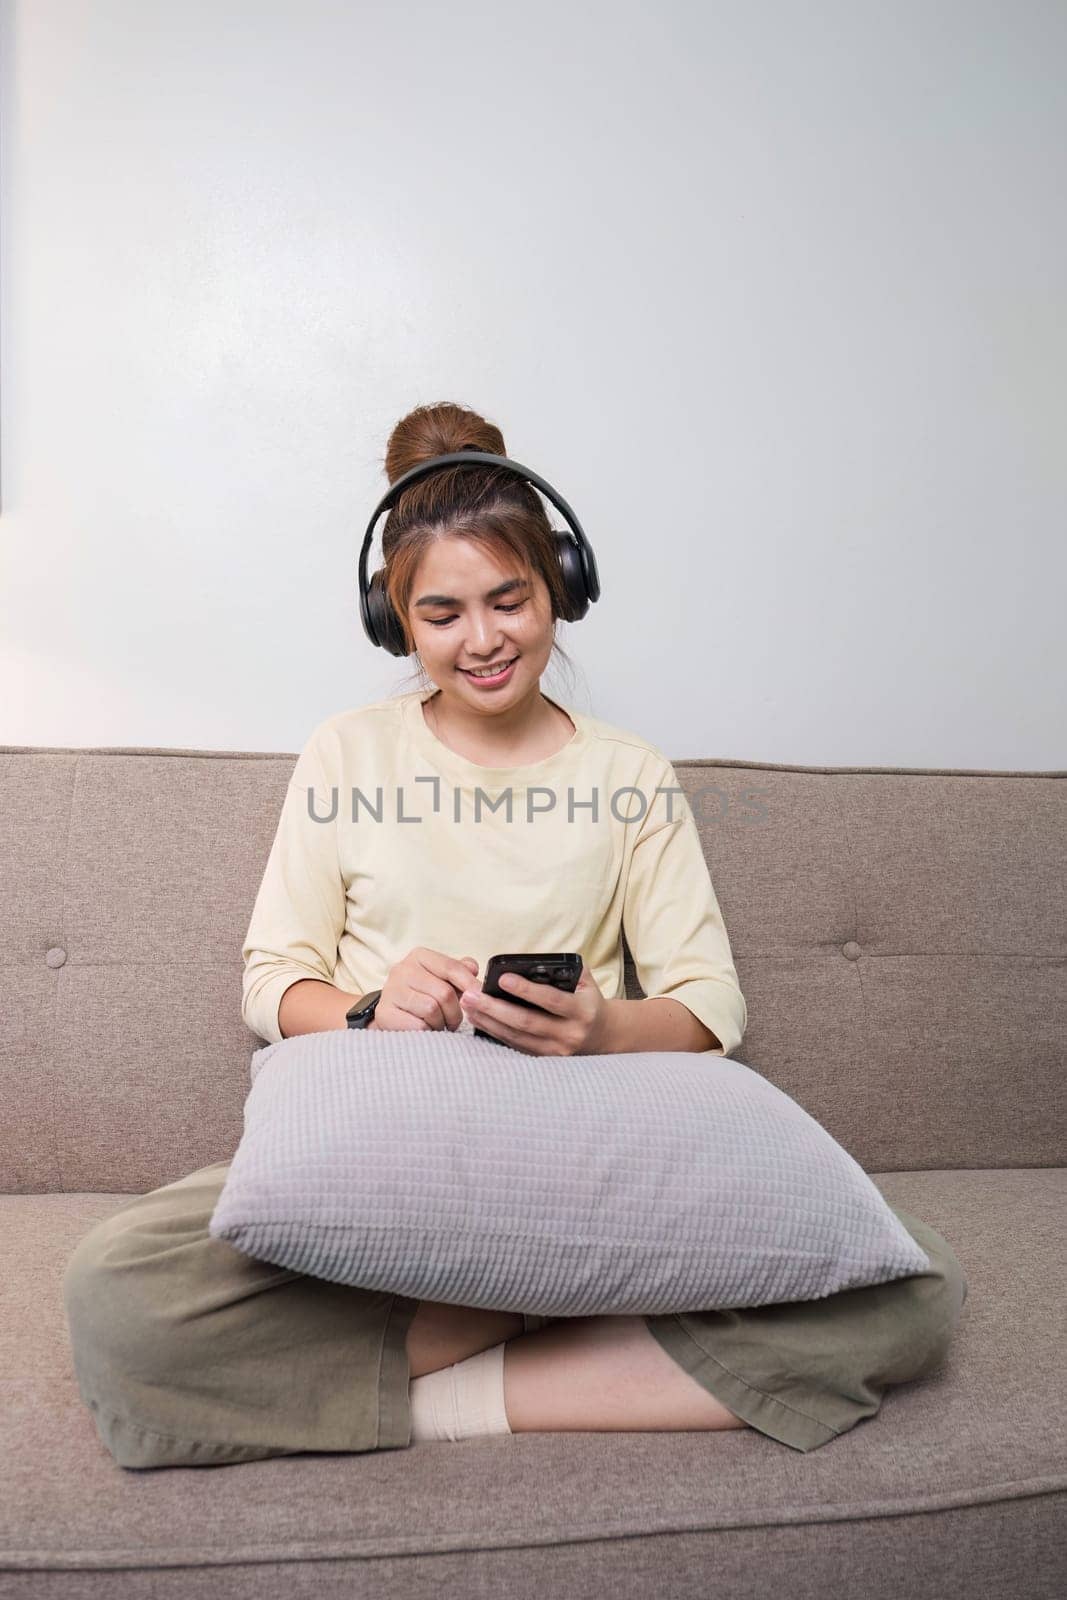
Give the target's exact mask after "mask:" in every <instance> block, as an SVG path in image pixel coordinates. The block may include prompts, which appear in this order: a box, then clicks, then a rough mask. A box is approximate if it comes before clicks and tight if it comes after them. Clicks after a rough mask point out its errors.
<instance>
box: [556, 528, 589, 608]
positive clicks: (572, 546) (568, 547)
mask: <svg viewBox="0 0 1067 1600" xmlns="http://www.w3.org/2000/svg"><path fill="white" fill-rule="evenodd" d="M556 554H557V555H558V557H559V565H560V571H561V572H562V574H563V588H564V592H565V594H566V597H567V599H566V610H565V611H564V613H563V621H564V622H580V621H581V619H582V618H583V617H584V616H585V614H586V612H587V611H588V610H589V592H588V590H587V588H586V585H585V572H584V571H583V568H582V561H581V556H580V555H579V553H578V545H577V543H576V541H575V539H574V537H573V535H572V534H569V533H563V532H562V531H561V530H559V529H557V530H556Z"/></svg>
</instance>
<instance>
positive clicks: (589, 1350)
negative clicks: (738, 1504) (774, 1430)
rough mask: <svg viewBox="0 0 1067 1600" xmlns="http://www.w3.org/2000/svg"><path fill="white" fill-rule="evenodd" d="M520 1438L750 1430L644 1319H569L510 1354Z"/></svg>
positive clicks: (511, 1415) (507, 1393)
mask: <svg viewBox="0 0 1067 1600" xmlns="http://www.w3.org/2000/svg"><path fill="white" fill-rule="evenodd" d="M504 1407H505V1410H506V1412H507V1418H508V1426H509V1427H510V1428H511V1431H512V1433H548V1432H553V1433H567V1432H571V1431H579V1432H584V1433H612V1432H618V1431H623V1432H627V1433H652V1432H661V1431H663V1432H665V1431H674V1432H691V1431H695V1430H697V1429H715V1428H743V1427H744V1426H745V1423H744V1422H743V1421H742V1420H741V1418H740V1417H737V1416H735V1415H734V1414H733V1412H732V1411H728V1410H727V1409H726V1407H725V1406H724V1405H723V1404H722V1402H721V1401H719V1400H717V1399H716V1398H715V1396H714V1395H713V1394H710V1393H709V1392H708V1390H707V1389H706V1388H705V1387H704V1386H703V1385H702V1384H701V1382H700V1381H699V1379H697V1378H694V1377H692V1376H691V1375H690V1374H689V1373H688V1372H687V1371H686V1370H685V1369H684V1368H683V1367H681V1366H679V1365H678V1363H677V1362H676V1361H674V1360H673V1359H672V1358H671V1357H670V1356H669V1355H668V1354H667V1352H666V1350H664V1349H663V1347H662V1345H661V1344H660V1343H659V1342H658V1340H657V1339H655V1338H654V1337H653V1335H652V1334H651V1333H650V1332H649V1330H648V1328H647V1326H646V1324H645V1319H644V1317H637V1316H633V1317H608V1316H599V1317H561V1318H559V1319H557V1320H556V1321H554V1322H552V1323H551V1324H550V1325H549V1326H548V1327H544V1328H542V1329H540V1331H539V1332H536V1333H529V1334H527V1335H526V1336H525V1337H524V1338H520V1339H514V1340H512V1342H511V1343H510V1344H509V1345H508V1346H507V1349H506V1350H505V1352H504Z"/></svg>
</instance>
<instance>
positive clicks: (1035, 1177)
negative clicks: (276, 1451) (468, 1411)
mask: <svg viewBox="0 0 1067 1600" xmlns="http://www.w3.org/2000/svg"><path fill="white" fill-rule="evenodd" d="M294 761H295V756H294V755H291V754H289V755H279V754H271V753H247V752H218V751H196V750H158V749H84V750H57V749H35V748H26V747H10V746H8V747H0V816H2V818H3V835H2V849H0V910H2V919H0V936H2V941H3V943H2V953H0V1014H2V1022H3V1026H2V1028H0V1072H2V1090H3V1101H2V1104H3V1115H2V1119H0V1216H2V1228H0V1249H2V1270H0V1295H2V1310H0V1341H2V1357H0V1383H2V1395H3V1404H2V1405H0V1600H8V1597H10V1596H13V1595H18V1596H23V1595H24V1596H33V1597H34V1600H45V1597H50V1596H52V1595H70V1596H75V1595H77V1596H78V1597H79V1600H84V1597H94V1600H95V1597H97V1596H100V1597H104V1596H107V1600H125V1597H126V1596H144V1597H148V1596H151V1597H152V1600H170V1597H172V1596H173V1597H177V1596H182V1597H185V1596H193V1595H195V1596H208V1595H212V1596H214V1595H219V1596H226V1597H228V1600H244V1597H246V1596H247V1597H248V1600H253V1597H254V1600H264V1597H272V1596H278V1597H283V1596H284V1597H286V1600H288V1597H289V1596H291V1595H293V1594H296V1593H299V1594H315V1595H319V1596H324V1597H325V1596H332V1595H337V1596H341V1595H344V1596H357V1595H358V1596H374V1597H376V1600H385V1597H388V1596H396V1597H398V1600H407V1597H409V1596H411V1597H413V1596H415V1595H417V1594H418V1595H423V1594H426V1595H429V1594H442V1593H447V1594H455V1595H464V1596H469V1595H475V1594H477V1595H486V1596H490V1595H501V1596H505V1595H506V1596H507V1597H508V1600H526V1597H529V1600H545V1596H547V1595H575V1596H578V1595H581V1596H593V1597H595V1596H599V1595H608V1594H611V1595H612V1596H613V1597H614V1596H619V1597H624V1596H626V1597H631V1596H632V1597H634V1600H637V1597H640V1600H645V1597H646V1596H647V1595H648V1594H649V1593H650V1592H651V1591H655V1592H657V1593H658V1594H662V1595H666V1596H686V1597H689V1596H693V1597H696V1596H705V1595H712V1594H714V1595H722V1596H730V1597H753V1600H756V1597H760V1600H762V1597H763V1596H766V1595H768V1594H775V1593H780V1594H788V1595H789V1596H790V1597H791V1600H805V1597H809V1596H810V1597H814V1596H816V1595H819V1596H822V1595H824V1594H826V1593H834V1594H836V1595H841V1596H854V1595H860V1594H862V1595H864V1596H866V1597H867V1600H879V1597H882V1596H890V1595H893V1596H897V1595H907V1596H908V1597H909V1600H922V1597H926V1596H929V1597H931V1600H935V1597H936V1600H945V1597H946V1596H950V1595H953V1596H955V1595H965V1594H966V1595H973V1596H976V1597H979V1600H992V1597H994V1596H1004V1597H1010V1600H1037V1597H1042V1600H1053V1597H1054V1596H1055V1597H1061V1596H1062V1595H1063V1594H1065V1593H1067V1408H1065V1397H1067V1376H1065V1367H1067V1361H1065V1354H1067V1351H1065V1334H1067V1284H1065V1271H1064V1268H1065V1246H1064V1240H1065V1227H1064V1223H1065V1216H1067V1206H1065V1201H1067V1176H1065V1169H1067V1154H1065V1152H1067V1132H1065V1128H1067V1098H1065V1095H1064V1073H1065V1067H1067V781H1065V780H1067V773H1065V772H1048V773H1034V772H1031V773H1025V772H1021V773H1014V772H937V771H910V770H902V769H890V770H870V769H862V768H813V767H790V766H775V765H767V764H762V763H759V762H744V761H700V760H679V761H677V762H676V767H677V770H678V772H679V774H680V781H681V782H682V783H683V784H684V785H685V787H686V790H687V794H688V796H689V799H690V804H691V805H692V806H693V810H694V813H695V815H696V817H697V821H698V825H699V827H700V831H701V836H702V838H703V841H704V845H705V850H706V853H707V858H708V863H709V867H710V869H711V873H712V877H713V880H714V883H715V886H716V889H717V892H718V895H719V900H720V903H721V906H722V909H723V914H724V916H725V919H726V925H727V928H728V929H729V933H730V937H731V941H732V946H733V951H734V955H735V959H736V964H737V969H738V974H739V977H740V981H741V986H742V988H743V990H744V993H745V997H746V1000H747V1003H748V1012H749V1026H748V1031H747V1033H746V1035H745V1038H744V1040H743V1042H742V1044H741V1046H740V1048H739V1049H738V1050H737V1051H736V1052H735V1054H736V1056H737V1058H738V1059H740V1060H742V1061H745V1062H747V1063H748V1064H749V1065H751V1066H753V1067H755V1068H756V1069H757V1070H758V1071H760V1072H762V1073H764V1074H765V1075H766V1076H767V1077H769V1078H770V1079H771V1080H772V1081H773V1082H775V1083H776V1084H778V1085H780V1086H781V1087H782V1088H783V1089H784V1090H786V1091H787V1092H788V1093H789V1094H791V1095H793V1096H794V1097H795V1098H796V1099H798V1100H799V1101H800V1102H801V1104H802V1105H803V1106H804V1107H805V1108H806V1109H807V1110H808V1111H809V1112H810V1113H811V1114H812V1115H813V1116H814V1117H816V1118H817V1119H818V1120H819V1121H820V1122H822V1123H823V1124H824V1125H825V1126H826V1127H827V1128H828V1129H829V1130H830V1132H831V1133H833V1135H834V1136H835V1137H836V1138H837V1139H838V1140H840V1141H841V1143H842V1144H844V1146H845V1147H846V1148H847V1149H848V1150H849V1151H850V1152H851V1153H852V1155H853V1156H854V1157H855V1158H856V1160H857V1161H859V1162H860V1163H861V1165H862V1166H863V1167H864V1168H865V1170H866V1171H868V1172H869V1173H871V1174H872V1175H873V1177H874V1179H875V1181H876V1183H877V1184H878V1186H879V1188H880V1189H881V1191H882V1193H883V1194H884V1195H885V1196H886V1198H887V1199H888V1200H889V1201H890V1202H896V1203H899V1204H901V1205H903V1206H904V1207H906V1208H907V1209H909V1210H910V1211H912V1212H913V1213H915V1214H917V1215H918V1216H920V1217H922V1218H924V1219H925V1220H926V1221H928V1222H929V1223H931V1224H932V1225H933V1226H934V1227H935V1228H937V1229H938V1230H939V1231H940V1232H941V1233H943V1234H944V1235H945V1237H946V1238H947V1239H948V1240H949V1242H950V1243H951V1244H952V1246H953V1248H954V1249H955V1250H956V1252H957V1254H958V1256H959V1258H960V1261H961V1263H962V1265H963V1268H964V1271H965V1273H966V1276H967V1280H968V1285H969V1294H968V1298H967V1302H966V1304H965V1307H964V1310H963V1316H962V1320H961V1323H960V1326H959V1328H958V1331H957V1334H956V1337H955V1340H954V1343H953V1345H952V1348H951V1351H950V1353H949V1355H948V1357H947V1358H946V1360H945V1362H944V1363H943V1365H942V1367H941V1368H939V1369H938V1371H937V1372H935V1373H933V1374H932V1375H930V1376H928V1377H927V1378H925V1379H923V1380H921V1381H920V1382H917V1383H914V1384H911V1385H903V1386H900V1387H898V1388H895V1389H890V1390H889V1391H888V1392H887V1394H886V1397H885V1400H884V1402H883V1405H882V1409H881V1411H880V1413H879V1414H878V1415H877V1416H875V1417H873V1418H871V1419H869V1420H868V1421H865V1422H862V1423H860V1424H859V1425H858V1426H857V1427H856V1428H854V1429H852V1430H851V1431H850V1432H849V1433H847V1434H844V1435H842V1436H841V1437H840V1438H838V1439H835V1440H834V1441H833V1442H832V1443H831V1444H829V1445H826V1446H824V1447H822V1448H821V1449H819V1450H816V1451H812V1452H811V1453H810V1454H806V1455H805V1454H800V1453H798V1452H794V1451H791V1450H790V1449H788V1448H787V1447H786V1446H784V1445H781V1444H779V1443H777V1442H776V1441H774V1440H771V1439H768V1438H767V1437H766V1436H764V1435H762V1434H760V1433H758V1432H755V1431H754V1430H751V1429H747V1428H746V1429H741V1430H735V1431H728V1432H716V1433H700V1432H694V1433H632V1434H609V1433H604V1434H583V1433H559V1434H524V1435H513V1436H511V1437H504V1438H491V1439H474V1440H467V1441H464V1442H463V1443H459V1444H441V1445H428V1446H427V1445H419V1446H414V1447H411V1448H409V1449H407V1450H403V1449H401V1450H394V1451H382V1452H372V1453H368V1454H362V1455H343V1456H338V1455H333V1456H331V1455H302V1456H296V1457H279V1458H274V1459H270V1460H266V1461H261V1462H250V1463H247V1464H240V1465H230V1466H222V1467H216V1468H195V1467H191V1468H174V1469H167V1470H157V1471H152V1472H145V1473H136V1472H131V1471H128V1470H125V1469H123V1468H121V1467H119V1466H118V1465H117V1464H116V1462H115V1461H114V1460H113V1459H112V1457H111V1456H110V1455H109V1453H108V1452H107V1450H106V1449H105V1447H104V1446H103V1445H102V1443H101V1442H100V1439H99V1437H98V1435H97V1432H96V1429H95V1427H94V1424H93V1420H92V1418H91V1416H90V1414H89V1412H88V1410H87V1409H86V1408H85V1407H84V1405H83V1404H82V1402H81V1400H80V1397H79V1394H78V1391H77V1388H76V1384H75V1379H74V1373H73V1369H72V1365H71V1352H70V1346H69V1337H68V1329H67V1326H66V1322H65V1318H64V1311H63V1305H62V1300H61V1292H60V1288H61V1281H62V1276H63V1271H64V1267H65V1265H66V1262H67V1260H68V1259H69V1257H70V1255H71V1252H72V1251H73V1249H74V1247H75V1245H76V1244H77V1242H78V1240H79V1239H80V1238H81V1237H82V1235H83V1234H84V1233H85V1232H86V1231H87V1230H88V1229H89V1228H90V1227H91V1226H92V1225H93V1224H94V1223H95V1222H96V1221H97V1220H98V1219H100V1218H103V1217H106V1216H108V1215H109V1214H110V1213H111V1212H112V1211H113V1210H116V1209H118V1207H119V1206H120V1205H121V1204H123V1203H124V1201H125V1200H126V1199H127V1198H128V1197H129V1195H130V1194H133V1193H143V1192H145V1191H147V1190H148V1189H152V1188H155V1187H157V1186H159V1185H160V1184H164V1183H169V1182H171V1181H172V1180H173V1179H175V1178H177V1177H180V1176H181V1175H182V1174H184V1173H186V1172H189V1171H192V1170H193V1169H194V1168H196V1167H200V1166H204V1165H207V1164H208V1163H209V1162H213V1161H219V1160H224V1159H226V1158H228V1157H229V1156H230V1155H231V1154H232V1153H233V1151H234V1149H235V1148H236V1145H237V1142H238V1140H239V1138H240V1135H241V1129H242V1106H243V1103H244V1098H245V1095H246V1093H247V1091H248V1086H249V1081H248V1066H249V1058H250V1054H251V1051H252V1050H253V1049H254V1048H255V1047H256V1045H257V1042H258V1041H257V1040H256V1039H255V1037H254V1036H253V1035H252V1034H251V1033H250V1032H249V1031H248V1029H247V1028H246V1027H245V1025H244V1023H243V1022H242V1020H241V1015H240V996H241V956H240V950H241V944H242V940H243V937H244V933H245V930H246V927H247V924H248V920H249V915H250V911H251V907H252V902H253V899H254V896H255V893H256V889H257V887H258V884H259V880H260V876H261V873H262V870H263V866H264V863H265V861H266V856H267V852H268V849H269V846H270V842H271V839H272V837H273V833H274V828H275V824H276V821H277V817H278V814H279V810H280V807H281V802H282V797H283V793H284V790H285V786H286V783H287V780H288V778H289V775H290V773H291V771H292V768H293V764H294ZM626 954H627V963H626V973H627V983H628V985H629V988H628V992H629V993H630V994H631V995H637V994H639V993H640V991H639V989H638V988H637V987H636V983H635V979H634V972H633V966H632V962H631V961H630V958H629V952H627V953H626Z"/></svg>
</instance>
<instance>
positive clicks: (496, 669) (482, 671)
mask: <svg viewBox="0 0 1067 1600" xmlns="http://www.w3.org/2000/svg"><path fill="white" fill-rule="evenodd" d="M518 659H519V658H518V656H512V657H511V658H510V659H509V660H507V661H498V662H497V663H496V665H495V666H493V667H478V668H477V669H476V670H475V669H473V668H471V667H460V669H459V670H460V672H465V673H466V674H467V677H468V678H475V677H477V678H483V677H484V678H492V677H495V676H496V675H497V673H500V672H503V671H504V668H505V667H510V666H511V664H512V662H513V661H517V660H518Z"/></svg>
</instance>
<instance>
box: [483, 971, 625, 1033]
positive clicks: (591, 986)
mask: <svg viewBox="0 0 1067 1600" xmlns="http://www.w3.org/2000/svg"><path fill="white" fill-rule="evenodd" d="M500 987H501V988H502V989H507V990H509V991H510V992H511V993H512V994H516V995H518V996H519V998H520V999H522V1000H529V1001H531V1002H532V1003H533V1004H534V1005H535V1006H541V1007H543V1009H542V1010H540V1011H528V1010H527V1009H526V1007H525V1006H516V1005H512V1004H511V1002H510V1000H498V999H497V998H496V996H495V995H489V994H485V993H484V992H483V990H482V988H481V985H480V984H476V983H472V984H469V985H468V986H467V989H466V991H465V992H464V993H463V994H461V995H460V1005H461V1006H462V1007H463V1012H464V1015H465V1016H468V1017H469V1018H470V1020H471V1021H472V1022H473V1023H474V1026H475V1027H476V1028H481V1029H482V1030H483V1031H484V1032H485V1033H491V1034H492V1035H493V1038H494V1039H499V1040H500V1041H501V1043H503V1044H510V1045H511V1046H512V1047H513V1048H514V1049H516V1050H522V1051H524V1052H525V1053H526V1054H527V1055H531V1056H583V1055H584V1056H595V1055H600V1054H602V1053H603V1047H604V1035H605V1030H606V1027H607V1006H608V1003H607V1001H606V1000H605V999H604V996H603V995H602V994H601V992H600V989H599V988H598V986H597V983H596V980H595V979H594V978H593V977H592V976H591V975H590V972H589V968H588V967H587V966H586V964H585V962H584V961H583V962H582V970H581V974H580V976H579V978H578V987H577V988H576V989H575V991H574V993H573V994H569V993H568V992H567V991H566V990H565V989H556V988H554V987H553V985H552V984H550V983H534V981H533V980H532V978H520V977H519V976H518V974H517V973H514V972H505V973H503V974H502V976H501V979H500Z"/></svg>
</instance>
